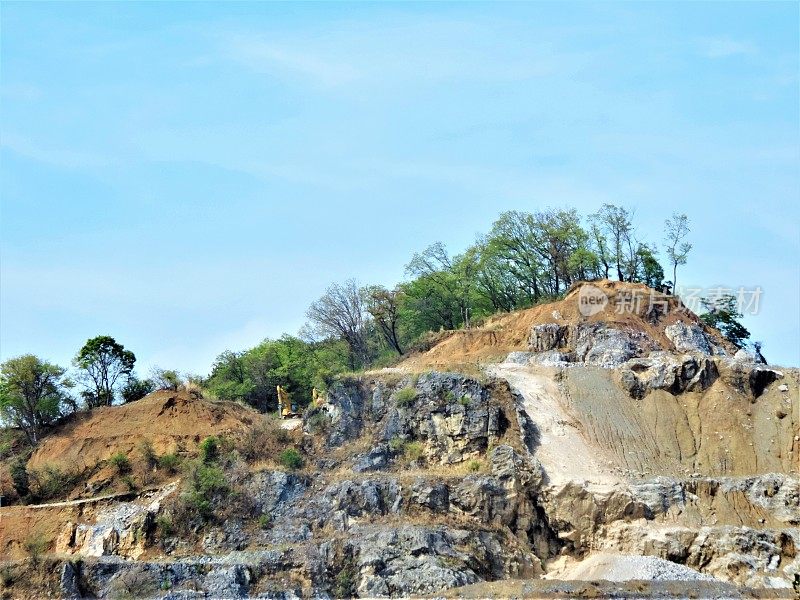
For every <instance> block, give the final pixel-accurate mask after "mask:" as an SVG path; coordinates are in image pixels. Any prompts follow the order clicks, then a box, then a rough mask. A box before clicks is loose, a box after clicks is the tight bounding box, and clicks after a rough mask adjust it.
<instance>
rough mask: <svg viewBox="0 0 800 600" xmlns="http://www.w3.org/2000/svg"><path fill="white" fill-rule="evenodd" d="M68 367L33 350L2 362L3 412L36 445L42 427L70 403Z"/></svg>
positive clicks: (0, 401)
mask: <svg viewBox="0 0 800 600" xmlns="http://www.w3.org/2000/svg"><path fill="white" fill-rule="evenodd" d="M64 373H65V370H64V369H63V368H61V367H59V366H57V365H54V364H51V363H49V362H47V361H44V360H42V359H40V358H38V357H37V356H34V355H33V354H25V355H24V356H19V357H16V358H11V359H9V360H7V361H5V362H4V363H3V364H2V365H0V415H2V417H3V420H4V421H6V422H8V423H10V424H12V425H13V426H14V427H19V428H20V429H21V430H22V431H23V432H24V433H25V436H26V437H27V439H28V441H29V442H30V443H31V444H32V445H33V444H36V443H37V442H38V441H39V438H40V436H41V433H42V430H43V429H44V428H45V427H47V426H48V425H50V424H52V423H53V422H54V421H55V420H56V419H58V418H59V417H60V416H62V415H63V414H64V409H65V408H68V407H69V406H70V403H69V396H68V394H67V388H68V387H71V386H72V383H71V382H70V381H69V380H68V379H66V378H65V377H64Z"/></svg>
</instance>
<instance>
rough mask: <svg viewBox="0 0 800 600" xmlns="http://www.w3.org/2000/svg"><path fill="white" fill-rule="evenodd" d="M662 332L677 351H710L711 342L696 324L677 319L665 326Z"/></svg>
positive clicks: (703, 352)
mask: <svg viewBox="0 0 800 600" xmlns="http://www.w3.org/2000/svg"><path fill="white" fill-rule="evenodd" d="M664 334H665V335H666V336H667V337H668V338H669V340H670V341H671V342H672V343H673V344H674V345H675V350H676V351H677V352H699V353H701V354H711V353H712V347H711V343H710V342H709V341H708V338H707V337H706V334H705V333H703V330H702V329H701V328H700V327H699V326H698V325H687V324H686V323H684V322H683V321H678V322H677V323H674V324H672V325H668V326H667V327H665V328H664Z"/></svg>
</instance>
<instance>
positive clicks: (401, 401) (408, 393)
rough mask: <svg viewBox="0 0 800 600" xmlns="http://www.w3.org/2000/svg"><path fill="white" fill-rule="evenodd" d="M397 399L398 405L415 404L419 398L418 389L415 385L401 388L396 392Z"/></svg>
mask: <svg viewBox="0 0 800 600" xmlns="http://www.w3.org/2000/svg"><path fill="white" fill-rule="evenodd" d="M394 397H395V400H396V401H397V406H400V407H406V406H411V405H412V404H414V400H416V399H417V390H416V389H415V388H413V387H411V386H410V385H409V386H406V387H404V388H402V389H400V390H397V392H395V395H394Z"/></svg>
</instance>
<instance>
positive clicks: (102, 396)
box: [73, 335, 136, 408]
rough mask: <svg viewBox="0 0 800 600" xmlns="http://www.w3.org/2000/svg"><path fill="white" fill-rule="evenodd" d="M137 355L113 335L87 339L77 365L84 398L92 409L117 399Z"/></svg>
mask: <svg viewBox="0 0 800 600" xmlns="http://www.w3.org/2000/svg"><path fill="white" fill-rule="evenodd" d="M135 362H136V356H134V354H133V352H131V351H130V350H126V349H125V347H124V346H123V345H122V344H120V343H118V342H117V341H116V340H115V339H114V338H113V337H111V336H108V335H100V336H97V337H95V338H91V339H90V340H87V342H86V344H84V346H83V348H81V349H80V351H79V352H78V355H77V356H76V357H75V359H74V361H73V364H74V365H75V367H76V368H77V369H78V370H79V373H80V375H79V378H80V380H81V381H82V382H83V384H84V386H85V388H86V390H85V391H84V392H83V396H84V399H85V400H86V404H87V405H88V406H89V408H94V407H97V406H103V405H108V406H110V405H111V404H112V403H113V402H114V396H115V394H116V391H117V389H118V388H119V387H120V386H121V385H123V384H124V382H125V381H127V379H128V377H129V376H130V374H131V373H132V372H133V365H134V363H135Z"/></svg>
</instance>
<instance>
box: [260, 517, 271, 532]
mask: <svg viewBox="0 0 800 600" xmlns="http://www.w3.org/2000/svg"><path fill="white" fill-rule="evenodd" d="M271 521H272V519H271V518H270V516H269V515H260V516H259V517H258V526H259V527H260V528H261V529H266V528H267V527H269V524H270V522H271Z"/></svg>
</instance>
